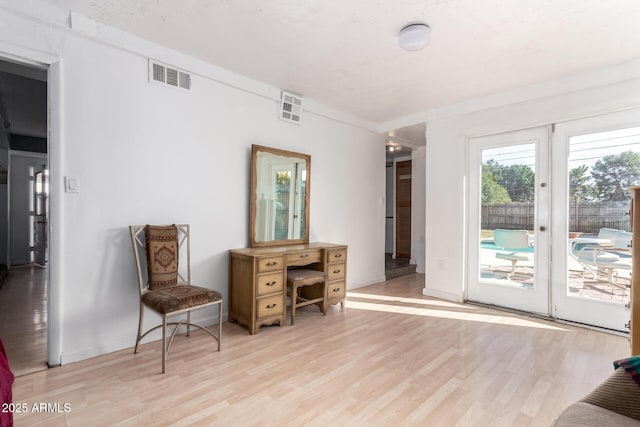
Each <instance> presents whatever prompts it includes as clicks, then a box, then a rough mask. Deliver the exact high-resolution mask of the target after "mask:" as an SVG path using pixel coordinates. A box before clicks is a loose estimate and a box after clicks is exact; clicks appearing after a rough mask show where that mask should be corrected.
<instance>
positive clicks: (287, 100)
mask: <svg viewBox="0 0 640 427" xmlns="http://www.w3.org/2000/svg"><path fill="white" fill-rule="evenodd" d="M301 116H302V98H300V97H299V96H297V95H294V94H292V93H288V92H285V91H282V93H281V95H280V118H281V119H282V120H285V121H287V122H291V123H295V124H300V119H301Z"/></svg>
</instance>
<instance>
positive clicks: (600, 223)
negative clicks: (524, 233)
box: [482, 201, 631, 234]
mask: <svg viewBox="0 0 640 427" xmlns="http://www.w3.org/2000/svg"><path fill="white" fill-rule="evenodd" d="M629 203H630V202H628V201H620V202H579V203H578V202H576V203H572V206H570V207H569V231H577V232H581V233H590V234H591V233H598V230H600V228H602V227H606V228H615V229H618V230H625V231H631V227H630V224H629ZM554 210H555V209H554ZM551 215H552V216H553V212H551ZM534 218H535V216H534V204H533V203H532V202H518V203H505V204H500V205H487V206H483V207H482V228H483V229H485V230H493V229H496V228H505V229H509V230H533V227H534V223H533V222H534Z"/></svg>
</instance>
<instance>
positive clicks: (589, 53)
mask: <svg viewBox="0 0 640 427" xmlns="http://www.w3.org/2000/svg"><path fill="white" fill-rule="evenodd" d="M48 1H49V2H50V3H54V4H57V5H59V6H62V7H64V8H66V9H71V10H74V11H76V12H79V13H81V14H83V15H86V16H89V17H91V18H92V19H94V20H96V21H99V22H102V23H105V24H108V25H110V26H113V27H116V28H120V29H123V30H125V31H127V32H130V33H133V34H136V35H138V36H141V37H144V38H146V39H149V40H152V41H155V42H157V43H160V44H162V45H165V46H168V47H171V48H174V49H176V50H179V51H182V52H185V53H188V54H190V55H192V56H194V57H197V58H200V59H203V60H205V61H208V62H210V63H213V64H216V65H218V66H221V67H224V68H227V69H229V70H232V71H234V72H237V73H239V74H242V75H245V76H248V77H251V78H254V79H256V80H260V81H262V82H265V83H268V84H271V85H273V86H276V87H279V88H283V89H287V90H290V91H293V92H296V93H299V94H301V95H303V96H305V97H310V98H312V99H314V100H315V101H317V102H320V103H323V104H325V105H328V106H330V107H333V108H335V109H337V110H340V111H343V112H346V113H350V114H352V115H355V116H358V117H361V118H363V119H366V120H369V121H372V122H374V123H378V124H381V123H384V122H388V121H391V120H395V119H398V118H401V117H405V116H409V115H412V114H415V113H418V112H422V111H427V110H429V109H432V108H436V107H440V106H444V105H450V104H454V103H457V102H461V101H464V100H468V99H471V98H475V97H478V96H483V95H488V94H492V93H496V92H500V91H504V90H509V89H513V88H516V87H521V86H524V85H528V84H533V83H537V82H541V81H544V80H550V79H554V78H558V77H564V76H568V75H571V74H574V73H579V72H581V71H585V70H588V69H593V68H596V67H601V66H607V65H613V64H618V63H622V62H626V61H629V60H632V59H635V58H638V57H640V29H639V28H640V27H639V23H640V1H638V0H421V1H418V0H342V1H338V0H306V1H301V0H180V1H175V0H48ZM413 22H426V23H428V24H429V25H430V26H431V27H432V29H433V33H432V41H431V44H430V45H429V46H427V47H426V48H425V49H423V50H421V51H418V52H405V51H403V50H401V49H400V48H399V47H398V44H397V34H398V31H399V30H400V29H401V28H402V27H403V26H405V25H406V24H408V23H413Z"/></svg>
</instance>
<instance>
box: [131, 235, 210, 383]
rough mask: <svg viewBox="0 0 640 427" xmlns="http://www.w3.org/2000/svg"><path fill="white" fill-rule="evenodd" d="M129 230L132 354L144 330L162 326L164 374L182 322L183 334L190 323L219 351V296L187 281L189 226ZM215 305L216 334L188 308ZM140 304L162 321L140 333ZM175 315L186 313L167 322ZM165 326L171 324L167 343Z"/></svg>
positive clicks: (189, 270)
mask: <svg viewBox="0 0 640 427" xmlns="http://www.w3.org/2000/svg"><path fill="white" fill-rule="evenodd" d="M129 231H130V234H131V243H132V245H133V254H134V257H135V262H136V270H137V273H138V289H139V291H140V293H139V295H140V317H139V319H138V335H137V338H136V346H135V349H134V350H133V352H134V354H135V353H138V345H139V344H140V341H141V340H142V339H143V338H144V337H145V336H146V335H147V334H148V333H150V332H152V331H154V330H156V329H158V328H162V373H165V371H166V366H167V357H168V354H169V349H170V347H171V343H172V342H173V338H174V337H175V335H176V333H177V331H178V329H179V328H180V326H183V325H184V326H186V329H187V330H186V335H187V336H189V334H190V327H191V326H194V327H196V328H199V329H202V330H204V331H206V332H207V333H208V334H209V335H211V336H212V337H213V338H214V339H215V340H216V341H217V343H218V351H220V340H221V338H222V295H221V294H220V293H219V292H217V291H214V290H212V289H209V288H204V287H199V286H193V285H192V284H191V267H190V256H191V253H190V238H191V234H190V231H189V225H186V224H181V225H168V226H152V225H131V226H129ZM145 267H146V268H145ZM215 305H217V306H218V331H217V332H218V333H217V335H216V334H214V333H213V332H212V331H211V330H209V329H208V328H205V327H204V326H200V325H196V324H194V323H191V311H193V310H197V309H200V308H204V307H210V306H215ZM144 307H147V308H148V309H151V310H152V311H154V312H155V313H157V314H159V315H160V316H161V317H162V323H161V324H160V325H157V326H154V327H152V328H151V329H149V330H147V331H146V332H145V333H142V321H143V313H144ZM179 314H186V319H182V320H179V321H177V322H167V317H169V316H173V315H179ZM167 325H174V328H173V331H172V332H171V337H170V338H169V342H168V343H167Z"/></svg>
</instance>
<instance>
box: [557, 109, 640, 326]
mask: <svg viewBox="0 0 640 427" xmlns="http://www.w3.org/2000/svg"><path fill="white" fill-rule="evenodd" d="M553 148H554V156H553V158H552V162H553V171H554V179H555V180H557V181H559V183H561V184H562V185H557V186H554V187H553V188H552V195H553V199H552V203H553V205H554V206H557V209H554V216H553V218H552V221H553V222H552V227H553V228H554V229H555V230H557V231H558V232H557V233H554V236H553V241H552V243H553V247H554V248H558V249H557V251H556V252H557V256H556V257H554V266H555V265H557V268H555V269H554V270H553V271H552V285H553V286H552V292H553V299H552V303H553V304H552V314H553V316H554V317H557V318H559V319H565V320H571V321H575V322H579V323H584V324H588V325H595V326H600V327H603V328H607V329H612V330H616V331H622V332H628V329H627V327H626V323H627V322H628V321H629V310H628V309H627V308H626V307H625V305H626V304H627V303H628V302H629V298H630V276H631V252H630V249H631V233H630V231H631V224H630V218H629V209H630V202H631V194H630V192H629V187H630V186H631V185H638V184H640V110H630V111H626V112H620V113H615V114H607V115H604V116H599V117H593V118H589V119H583V120H574V121H571V122H566V123H560V124H558V125H556V127H555V133H554V136H553ZM556 177H557V178H556ZM555 211H557V212H555Z"/></svg>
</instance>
